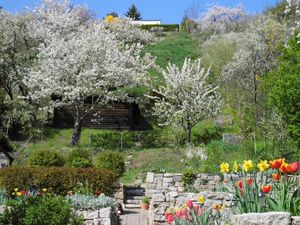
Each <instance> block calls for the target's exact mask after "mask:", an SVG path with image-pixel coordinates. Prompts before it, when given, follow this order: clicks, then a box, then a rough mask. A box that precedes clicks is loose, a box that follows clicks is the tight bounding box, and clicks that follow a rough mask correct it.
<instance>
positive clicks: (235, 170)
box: [233, 162, 239, 173]
mask: <svg viewBox="0 0 300 225" xmlns="http://www.w3.org/2000/svg"><path fill="white" fill-rule="evenodd" d="M238 170H239V165H238V164H237V162H234V163H233V171H234V172H235V173H237V172H238Z"/></svg>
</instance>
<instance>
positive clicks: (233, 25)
mask: <svg viewBox="0 0 300 225" xmlns="http://www.w3.org/2000/svg"><path fill="white" fill-rule="evenodd" d="M247 17H248V14H247V12H246V10H245V8H244V7H243V6H242V5H239V6H238V7H237V8H229V7H224V6H213V7H211V8H209V9H208V11H207V13H206V14H204V15H203V17H202V18H201V19H200V21H199V25H200V27H201V29H202V30H207V31H212V32H214V33H224V32H227V31H229V30H238V29H239V27H240V24H241V22H242V21H244V20H245V19H246V18H247Z"/></svg>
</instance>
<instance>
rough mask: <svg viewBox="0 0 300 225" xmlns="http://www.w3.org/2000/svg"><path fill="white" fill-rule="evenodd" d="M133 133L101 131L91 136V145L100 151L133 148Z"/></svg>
mask: <svg viewBox="0 0 300 225" xmlns="http://www.w3.org/2000/svg"><path fill="white" fill-rule="evenodd" d="M134 138H135V133H134V132H132V131H122V133H121V132H117V131H102V132H101V133H100V134H96V135H92V136H91V144H92V146H93V147H94V148H96V149H100V150H108V149H113V150H114V149H118V150H125V149H130V148H133V147H134Z"/></svg>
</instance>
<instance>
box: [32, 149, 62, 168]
mask: <svg viewBox="0 0 300 225" xmlns="http://www.w3.org/2000/svg"><path fill="white" fill-rule="evenodd" d="M28 163H29V165H30V166H63V165H64V164H65V158H64V156H63V155H62V154H61V153H59V152H58V151H52V150H35V151H33V152H32V153H31V154H30V155H29V159H28Z"/></svg>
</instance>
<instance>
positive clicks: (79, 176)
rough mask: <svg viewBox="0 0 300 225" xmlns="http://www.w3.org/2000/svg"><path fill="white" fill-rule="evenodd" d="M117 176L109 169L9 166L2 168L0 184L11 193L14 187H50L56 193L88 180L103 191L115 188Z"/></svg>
mask: <svg viewBox="0 0 300 225" xmlns="http://www.w3.org/2000/svg"><path fill="white" fill-rule="evenodd" d="M116 181H117V177H116V176H115V175H114V173H112V172H111V171H109V170H107V169H97V168H66V167H8V168H3V169H1V170H0V185H1V186H3V187H5V188H6V190H7V191H8V192H9V193H12V192H13V190H14V188H19V189H25V190H29V189H32V188H34V189H41V188H48V189H50V191H52V192H54V193H56V194H62V195H65V194H66V193H67V192H68V191H73V190H74V188H75V187H76V186H77V185H78V183H84V182H88V183H89V184H91V185H93V188H95V190H94V191H96V190H98V191H101V193H105V194H107V195H110V194H112V193H113V192H114V190H115V184H116Z"/></svg>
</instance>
